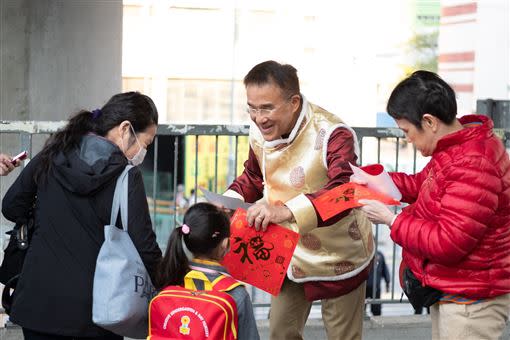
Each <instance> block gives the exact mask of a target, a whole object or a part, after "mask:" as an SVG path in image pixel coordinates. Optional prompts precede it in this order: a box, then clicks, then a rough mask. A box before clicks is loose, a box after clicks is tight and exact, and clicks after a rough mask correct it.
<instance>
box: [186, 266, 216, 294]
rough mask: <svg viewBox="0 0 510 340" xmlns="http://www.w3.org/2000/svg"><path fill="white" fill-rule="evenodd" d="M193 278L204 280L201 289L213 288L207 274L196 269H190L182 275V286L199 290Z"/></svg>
mask: <svg viewBox="0 0 510 340" xmlns="http://www.w3.org/2000/svg"><path fill="white" fill-rule="evenodd" d="M193 280H200V281H203V282H204V289H203V290H213V285H212V283H211V281H209V279H208V278H207V276H206V275H205V274H204V273H202V272H201V271H198V270H190V271H189V272H188V273H187V274H186V276H185V277H184V288H186V289H190V290H199V289H197V286H196V285H195V282H194V281H193Z"/></svg>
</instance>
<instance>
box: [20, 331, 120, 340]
mask: <svg viewBox="0 0 510 340" xmlns="http://www.w3.org/2000/svg"><path fill="white" fill-rule="evenodd" d="M23 336H24V338H25V340H122V339H124V338H123V337H122V336H120V335H115V334H109V335H103V336H97V337H77V336H63V335H54V334H46V333H40V332H36V331H31V330H30V329H26V328H23Z"/></svg>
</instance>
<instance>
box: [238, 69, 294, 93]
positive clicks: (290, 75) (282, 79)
mask: <svg viewBox="0 0 510 340" xmlns="http://www.w3.org/2000/svg"><path fill="white" fill-rule="evenodd" d="M271 82H273V83H275V84H276V85H278V87H279V88H281V89H282V93H283V95H284V96H286V97H290V96H293V95H295V94H300V90H299V79H298V76H297V70H296V69H295V68H294V66H292V65H289V64H280V63H278V62H276V61H273V60H268V61H264V62H263V63H260V64H258V65H255V66H254V67H253V68H252V69H251V70H250V72H248V74H247V75H246V76H245V77H244V86H248V85H253V84H255V85H265V84H269V83H271Z"/></svg>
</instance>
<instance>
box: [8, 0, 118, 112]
mask: <svg viewBox="0 0 510 340" xmlns="http://www.w3.org/2000/svg"><path fill="white" fill-rule="evenodd" d="M0 52H1V58H0V119H3V120H21V119H23V120H25V119H29V120H61V119H67V118H68V116H69V115H70V114H71V113H73V112H74V111H76V110H78V109H81V108H88V109H94V108H96V107H98V106H100V105H102V104H103V103H104V102H105V101H106V100H107V99H108V98H109V97H110V96H111V95H113V94H115V93H118V92H120V91H121V86H122V0H110V1H102V0H88V1H83V0H78V1H61V0H37V1H29V0H0Z"/></svg>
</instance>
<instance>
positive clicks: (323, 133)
mask: <svg viewBox="0 0 510 340" xmlns="http://www.w3.org/2000/svg"><path fill="white" fill-rule="evenodd" d="M325 136H326V130H324V129H320V130H319V134H318V135H317V138H316V139H315V146H314V147H313V148H314V150H321V149H322V144H323V143H324V137H325Z"/></svg>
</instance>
